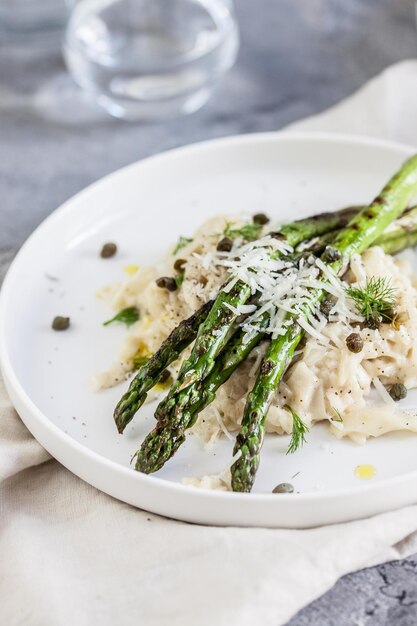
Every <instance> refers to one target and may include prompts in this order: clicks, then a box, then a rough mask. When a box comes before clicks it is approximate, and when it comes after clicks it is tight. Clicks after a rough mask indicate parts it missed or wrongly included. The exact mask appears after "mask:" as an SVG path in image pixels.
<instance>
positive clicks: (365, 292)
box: [346, 277, 395, 323]
mask: <svg viewBox="0 0 417 626" xmlns="http://www.w3.org/2000/svg"><path fill="white" fill-rule="evenodd" d="M346 293H347V295H348V296H349V298H352V300H353V301H354V303H355V306H356V310H357V312H358V313H359V314H360V315H362V316H363V317H364V318H365V321H366V322H371V323H372V322H374V323H375V322H376V323H379V322H383V321H388V322H391V321H392V318H393V306H394V304H395V289H394V287H392V286H391V282H390V280H389V279H387V278H375V277H372V278H370V279H366V283H365V286H364V287H349V288H348V289H347V290H346Z"/></svg>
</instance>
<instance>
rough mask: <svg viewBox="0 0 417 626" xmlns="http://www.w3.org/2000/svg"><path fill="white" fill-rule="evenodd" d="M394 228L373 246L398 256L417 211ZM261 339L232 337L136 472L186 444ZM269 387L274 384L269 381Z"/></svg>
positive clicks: (154, 466) (145, 449)
mask: <svg viewBox="0 0 417 626" xmlns="http://www.w3.org/2000/svg"><path fill="white" fill-rule="evenodd" d="M393 226H394V227H393V228H391V229H390V230H389V232H387V233H384V234H383V235H381V237H379V238H378V239H377V240H376V241H375V242H374V245H379V246H382V247H383V248H384V249H387V248H388V246H391V248H394V245H395V252H399V251H401V250H403V249H404V248H407V247H409V246H410V245H413V244H414V243H417V208H415V209H413V210H410V211H409V212H408V214H407V216H406V217H401V218H399V219H398V220H396V222H395V223H394V224H393ZM413 237H414V240H413ZM325 241H326V242H327V243H328V242H329V241H330V239H329V238H327V237H326V238H325V237H322V238H321V242H317V245H318V248H320V249H322V248H323V247H324V242H325ZM267 322H268V318H267V317H266V316H264V318H263V321H262V322H261V327H264V326H266V324H267ZM263 336H264V332H263V328H260V330H259V332H258V333H257V334H256V335H255V336H254V337H253V338H252V339H251V341H250V342H249V343H247V344H246V343H245V333H244V332H243V331H242V330H239V331H238V332H237V333H236V334H235V336H234V337H233V339H232V340H231V341H230V342H229V344H228V345H227V347H226V348H225V349H224V350H223V352H222V353H221V355H220V357H219V358H218V359H217V360H216V365H215V367H214V369H213V371H212V372H211V374H210V375H209V377H208V378H207V379H206V380H205V381H204V382H203V383H202V386H201V390H200V395H199V396H198V398H197V399H196V400H195V401H194V403H190V406H189V407H188V414H187V416H184V421H183V422H182V423H181V424H180V425H177V426H176V427H175V428H172V427H171V425H170V424H157V426H156V427H155V429H154V430H153V431H152V432H151V433H150V434H149V435H148V436H147V437H146V439H145V441H144V442H143V444H142V448H141V450H139V451H138V452H137V453H136V455H135V456H136V469H138V470H140V471H142V472H144V473H151V472H155V471H157V470H158V469H160V468H161V467H162V466H163V465H164V463H165V462H166V461H167V460H168V459H169V458H170V457H171V456H173V454H175V452H176V450H177V449H178V448H179V447H180V445H181V444H182V443H183V442H184V441H185V431H186V429H188V428H190V427H191V426H192V425H193V424H194V423H195V421H196V419H197V417H198V414H199V413H200V412H201V411H202V410H203V409H204V408H205V407H206V406H207V405H208V404H210V403H211V402H212V401H213V400H214V399H215V395H216V391H217V389H218V388H219V387H220V386H221V385H222V384H223V383H224V382H226V380H228V378H229V377H230V376H231V374H232V373H233V372H234V371H235V369H236V368H237V367H238V366H239V365H240V363H242V362H243V361H244V360H245V359H246V358H247V356H248V355H249V354H250V352H251V351H252V349H253V348H254V347H255V346H256V345H257V344H258V343H259V342H260V341H261V339H262V337H263ZM300 338H301V337H300ZM297 345H298V341H297ZM294 349H295V348H294ZM284 369H285V368H284ZM270 384H273V382H272V381H270Z"/></svg>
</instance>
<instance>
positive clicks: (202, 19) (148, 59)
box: [64, 0, 239, 120]
mask: <svg viewBox="0 0 417 626" xmlns="http://www.w3.org/2000/svg"><path fill="white" fill-rule="evenodd" d="M238 42H239V37H238V30H237V25H236V20H235V15H234V10H233V4H232V0H78V1H75V2H74V1H73V6H72V10H71V14H70V18H69V22H68V26H67V30H66V34H65V39H64V55H65V59H66V62H67V65H68V68H69V70H70V72H71V74H72V76H73V78H74V79H75V81H76V83H78V85H79V86H80V87H82V88H83V89H84V90H85V91H86V92H87V93H88V94H90V95H91V96H92V97H93V98H94V99H95V100H96V101H97V102H98V103H99V104H100V105H101V106H103V107H104V108H105V109H106V110H107V111H108V112H109V113H110V114H111V115H114V116H115V117H121V118H126V119H150V120H151V119H161V118H167V117H173V116H175V115H179V114H182V113H192V112H193V111H196V110H197V109H199V108H200V107H201V106H203V104H204V103H205V102H206V101H207V100H208V98H209V97H210V95H211V94H212V92H213V90H214V88H215V87H216V85H217V84H218V82H219V80H220V78H221V77H222V76H223V75H224V73H225V72H226V71H227V70H229V69H230V68H231V66H232V65H233V63H234V61H235V59H236V56H237V51H238Z"/></svg>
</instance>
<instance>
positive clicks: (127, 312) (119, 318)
mask: <svg viewBox="0 0 417 626" xmlns="http://www.w3.org/2000/svg"><path fill="white" fill-rule="evenodd" d="M138 319H139V310H138V308H137V307H135V306H128V307H127V308H126V309H123V310H122V311H119V312H118V313H116V315H115V316H114V317H112V318H111V319H110V320H107V322H103V326H108V325H109V324H113V323H114V322H121V323H122V324H126V326H127V327H128V328H129V326H132V324H134V323H135V322H137V321H138Z"/></svg>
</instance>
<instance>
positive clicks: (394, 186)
mask: <svg viewBox="0 0 417 626" xmlns="http://www.w3.org/2000/svg"><path fill="white" fill-rule="evenodd" d="M416 195H417V156H415V157H412V158H411V159H409V160H408V161H407V162H406V163H405V164H404V165H403V166H402V168H401V169H400V170H399V171H398V172H397V173H396V174H395V175H394V176H393V177H392V178H391V180H390V181H389V182H388V183H387V184H386V185H385V187H384V188H383V189H382V191H381V192H380V193H379V195H378V196H377V197H376V198H375V200H374V201H373V202H371V204H370V205H368V206H364V207H350V208H348V209H344V210H342V211H336V212H334V213H323V214H319V215H317V216H314V217H309V218H306V219H303V220H298V221H296V222H293V223H289V224H284V225H281V226H279V227H274V226H272V225H271V223H270V222H269V218H268V217H267V216H266V215H264V214H257V215H256V216H254V218H253V219H252V221H248V220H245V219H244V218H242V217H237V218H233V219H230V218H224V217H218V218H215V219H213V220H210V221H209V222H208V223H206V224H205V225H203V226H202V227H201V228H200V229H199V230H198V231H197V232H196V233H195V235H194V236H193V237H192V238H185V237H181V238H180V239H179V241H178V243H177V245H176V246H175V248H174V249H173V251H172V252H171V254H170V255H169V256H168V258H167V259H166V261H165V264H164V266H163V267H161V268H156V267H148V268H139V269H138V271H137V272H136V273H135V274H134V276H133V277H132V278H131V279H130V280H129V281H128V282H127V283H126V284H125V285H122V286H116V287H110V288H108V289H106V290H105V291H104V295H106V296H107V297H108V298H110V300H111V301H112V303H113V305H114V307H115V308H116V310H117V311H123V310H126V309H128V308H131V307H135V308H136V310H137V311H138V319H137V320H136V321H134V323H133V324H132V325H131V328H130V331H129V334H128V337H127V340H126V344H125V346H124V350H123V358H122V359H121V361H120V362H119V363H118V364H117V365H116V366H115V367H114V368H112V369H111V370H109V371H108V372H106V373H104V374H102V375H100V376H98V377H97V383H98V386H101V387H106V386H110V385H112V384H114V383H116V382H118V381H120V380H123V379H125V378H126V377H127V376H128V375H129V374H130V373H131V372H132V371H133V370H134V369H135V367H136V368H138V371H137V373H136V374H135V376H134V378H133V380H132V382H131V383H130V386H129V388H128V390H127V391H126V393H124V395H123V397H122V398H121V400H120V402H119V403H118V405H117V407H116V409H115V412H114V417H115V421H116V425H117V428H118V430H119V432H123V430H124V428H125V427H126V426H127V424H128V423H129V422H130V421H131V420H132V418H133V417H134V415H135V413H136V412H137V410H138V409H139V408H140V406H141V405H142V404H143V403H144V402H145V400H146V399H147V398H149V397H152V393H154V390H155V389H157V390H158V391H162V390H164V389H167V388H168V387H169V389H168V393H167V394H166V396H165V397H164V398H163V399H162V400H161V401H160V403H159V405H158V407H157V409H156V412H155V417H156V420H157V423H156V426H155V428H154V429H153V431H152V432H151V433H149V435H148V436H147V437H146V438H145V440H144V441H143V443H142V445H141V447H140V449H139V450H138V452H137V454H136V456H135V466H136V469H137V470H139V471H142V472H145V473H151V472H155V471H157V470H158V469H160V468H161V467H162V466H163V465H164V464H165V462H167V461H168V460H169V459H170V458H171V457H172V455H173V454H175V452H176V451H177V450H178V448H179V447H180V446H181V444H182V443H183V442H184V441H185V437H186V432H187V431H188V430H190V429H192V430H193V432H194V433H196V434H198V435H199V436H200V437H202V438H203V439H204V440H206V441H207V440H210V439H213V438H215V437H217V436H219V435H220V434H222V433H224V434H226V435H228V436H229V437H230V436H231V435H230V433H231V432H233V431H238V434H237V437H236V442H235V447H234V451H233V463H232V466H231V487H232V489H233V490H234V491H243V492H248V491H250V490H251V488H252V486H253V483H254V480H255V476H256V471H257V469H258V465H259V462H260V453H261V448H262V443H263V439H264V434H265V432H271V433H277V434H291V441H290V445H289V448H288V452H290V453H291V452H295V451H296V450H297V449H298V448H299V447H300V446H301V445H302V444H303V442H304V441H305V439H306V435H307V433H308V430H309V429H310V428H311V426H312V425H313V424H314V423H316V422H318V421H323V420H327V421H328V422H329V423H330V428H331V432H332V433H333V434H334V435H335V436H336V437H338V438H341V437H349V438H351V439H352V440H354V441H356V442H359V443H362V442H364V441H365V440H366V439H367V438H368V437H377V436H379V435H382V434H384V433H386V432H390V431H393V430H409V431H414V432H417V417H416V416H414V415H411V414H408V413H406V412H405V411H404V410H400V408H399V407H398V404H397V401H398V400H401V399H403V398H404V397H405V395H406V392H407V389H409V388H412V387H416V386H417V344H416V342H417V306H416V305H417V289H416V278H415V277H414V276H413V274H412V272H411V269H410V267H409V265H408V264H407V262H406V261H405V260H404V259H402V258H401V257H394V256H393V255H394V254H396V253H397V252H400V251H401V250H403V249H405V248H407V247H410V246H413V245H414V244H415V243H416V242H417V209H416V208H411V209H408V208H407V207H408V205H409V204H410V202H411V201H412V200H413V198H414V197H415V196H416ZM139 313H140V317H139ZM116 317H117V316H116ZM371 389H375V391H376V392H377V394H378V395H379V402H377V403H375V401H374V400H373V399H372V394H371Z"/></svg>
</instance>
